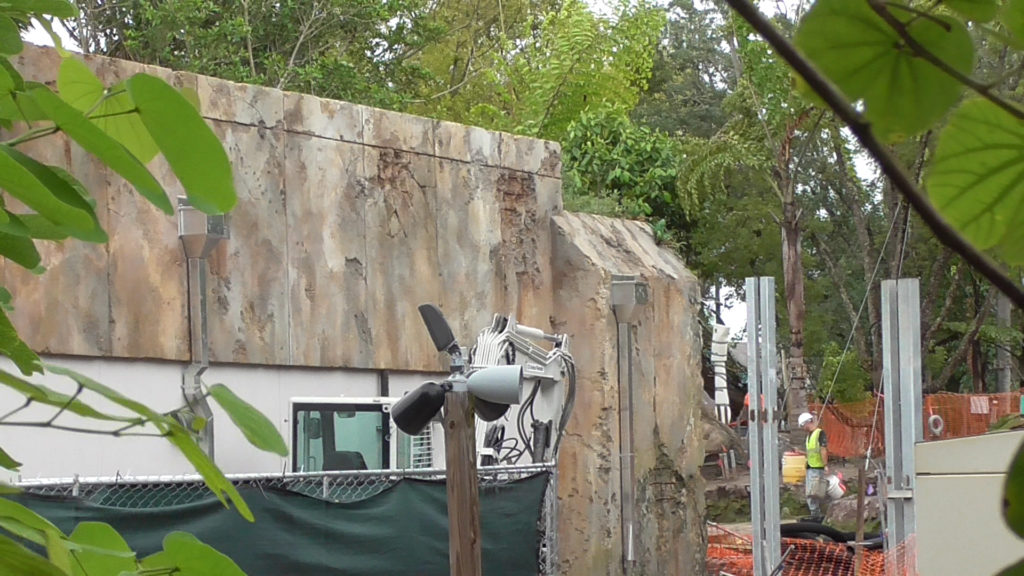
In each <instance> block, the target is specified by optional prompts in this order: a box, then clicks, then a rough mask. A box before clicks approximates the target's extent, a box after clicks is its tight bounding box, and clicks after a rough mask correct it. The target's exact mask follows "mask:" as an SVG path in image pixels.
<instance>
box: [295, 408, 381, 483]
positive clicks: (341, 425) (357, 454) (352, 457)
mask: <svg viewBox="0 0 1024 576" xmlns="http://www.w3.org/2000/svg"><path fill="white" fill-rule="evenodd" d="M292 421H293V422H294V426H295V428H294V431H293V432H294V433H293V435H292V438H293V439H294V440H293V446H292V454H293V455H294V456H293V460H292V469H293V470H295V471H297V472H322V471H333V470H380V469H386V468H388V467H389V464H390V462H389V457H388V445H389V438H388V428H389V426H390V422H389V418H388V414H387V413H386V412H384V411H383V410H382V409H381V407H380V406H378V405H355V404H350V405H295V407H294V414H293V420H292Z"/></svg>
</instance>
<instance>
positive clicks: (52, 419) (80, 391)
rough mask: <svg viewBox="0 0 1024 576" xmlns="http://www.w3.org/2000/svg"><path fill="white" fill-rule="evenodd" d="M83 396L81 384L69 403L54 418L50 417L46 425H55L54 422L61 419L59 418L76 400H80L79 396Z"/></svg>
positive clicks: (69, 399)
mask: <svg viewBox="0 0 1024 576" xmlns="http://www.w3.org/2000/svg"><path fill="white" fill-rule="evenodd" d="M81 394H82V385H81V384H79V385H78V388H77V389H76V390H75V393H74V394H72V395H71V397H70V398H68V401H67V402H65V403H64V405H63V406H61V407H60V410H57V413H56V414H54V415H53V416H50V419H49V420H47V421H46V423H47V424H53V421H54V420H56V419H57V418H59V417H60V415H61V414H63V413H64V411H65V410H67V409H68V406H71V404H72V403H73V402H74V401H75V400H76V399H78V397H79V396H80V395H81Z"/></svg>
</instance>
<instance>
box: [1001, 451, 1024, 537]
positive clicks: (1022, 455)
mask: <svg viewBox="0 0 1024 576" xmlns="http://www.w3.org/2000/svg"><path fill="white" fill-rule="evenodd" d="M1003 517H1004V518H1005V519H1006V523H1007V524H1008V525H1009V526H1010V530H1013V532H1014V534H1016V535H1017V536H1020V537H1021V538H1024V443H1021V445H1020V446H1019V447H1018V448H1017V453H1016V454H1015V455H1014V456H1013V461H1012V462H1010V470H1009V471H1008V472H1007V473H1006V482H1005V483H1004V484H1003Z"/></svg>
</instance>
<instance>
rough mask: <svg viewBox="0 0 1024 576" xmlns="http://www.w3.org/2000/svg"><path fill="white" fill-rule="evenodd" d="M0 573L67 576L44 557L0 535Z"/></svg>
mask: <svg viewBox="0 0 1024 576" xmlns="http://www.w3.org/2000/svg"><path fill="white" fill-rule="evenodd" d="M0 574H18V575H21V574H32V576H67V574H65V573H64V572H63V571H62V570H61V569H60V568H57V567H56V566H55V565H53V564H51V563H50V562H47V561H46V559H45V558H43V557H41V556H38V555H36V554H33V553H32V552H30V551H29V550H28V549H27V548H25V547H24V546H22V545H21V544H18V543H17V542H15V541H13V540H11V539H10V538H7V537H6V536H0Z"/></svg>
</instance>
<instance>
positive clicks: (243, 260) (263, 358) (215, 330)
mask: <svg viewBox="0 0 1024 576" xmlns="http://www.w3.org/2000/svg"><path fill="white" fill-rule="evenodd" d="M214 131H215V132H216V133H217V136H218V137H219V138H220V139H221V142H223V144H224V148H225V149H226V150H227V152H228V156H230V157H231V158H233V159H234V160H233V162H232V167H233V169H234V172H235V189H236V191H237V192H238V205H237V206H236V208H235V209H234V210H232V211H231V213H230V214H229V215H228V229H229V234H230V235H231V238H229V239H228V240H226V241H221V242H220V243H219V244H218V246H217V248H216V249H215V250H214V252H213V253H212V254H211V255H210V257H209V261H208V262H209V280H208V291H209V299H208V301H207V307H208V308H207V309H208V318H209V319H208V325H209V330H210V358H211V360H213V361H219V362H244V363H253V364H287V363H289V357H288V355H289V349H290V346H289V342H288V336H289V329H290V327H289V324H288V308H289V302H288V298H289V276H290V270H289V269H288V268H284V269H283V270H282V266H281V264H282V263H284V262H287V253H288V234H287V233H288V217H287V213H286V210H285V193H286V190H285V169H286V162H285V146H284V142H285V137H284V133H282V132H280V131H275V130H268V129H265V128H258V127H253V126H246V125H241V124H234V123H228V122H216V123H214ZM253 231H259V233H258V234H253Z"/></svg>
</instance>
